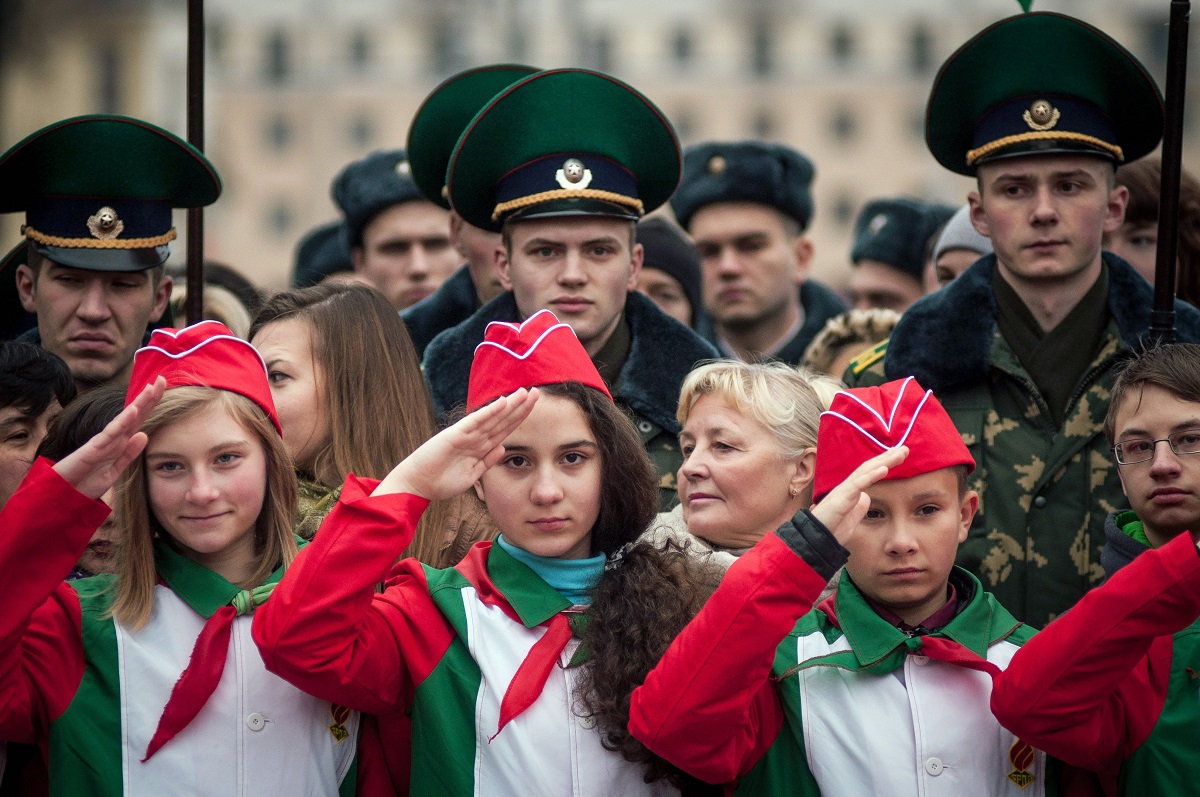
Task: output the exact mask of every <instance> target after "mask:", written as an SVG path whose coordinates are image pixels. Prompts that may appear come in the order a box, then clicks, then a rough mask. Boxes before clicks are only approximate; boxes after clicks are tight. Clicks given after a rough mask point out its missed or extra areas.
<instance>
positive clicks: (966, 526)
mask: <svg viewBox="0 0 1200 797" xmlns="http://www.w3.org/2000/svg"><path fill="white" fill-rule="evenodd" d="M978 511H979V493H977V492H975V491H974V490H967V492H966V493H964V494H963V497H962V502H961V503H960V504H959V506H958V541H959V542H960V543H962V542H966V541H967V532H968V531H970V529H971V521H973V520H974V519H975V513H976V512H978Z"/></svg>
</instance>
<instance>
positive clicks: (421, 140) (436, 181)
mask: <svg viewBox="0 0 1200 797" xmlns="http://www.w3.org/2000/svg"><path fill="white" fill-rule="evenodd" d="M536 71H537V70H536V69H534V68H533V67H531V66H521V65H519V64H495V65H492V66H482V67H478V68H476V69H468V70H467V71H465V72H460V73H459V74H457V75H454V76H453V77H451V78H448V79H447V80H445V81H444V82H443V83H441V84H440V85H439V86H438V87H437V88H435V89H434V90H433V91H432V92H430V93H429V96H428V97H426V98H425V101H424V102H423V103H421V107H420V108H418V109H417V113H416V115H414V116H413V120H412V126H411V127H409V129H408V160H409V164H410V165H411V166H412V179H413V182H414V183H416V185H417V188H418V189H420V191H421V193H422V194H424V195H425V198H426V199H428V200H429V201H430V202H433V203H434V204H436V205H440V206H442V207H443V208H445V209H446V210H449V211H450V243H451V244H452V245H453V246H454V250H455V251H456V252H457V253H458V255H459V258H460V260H465V261H466V263H465V264H463V265H462V266H461V267H460V268H459V269H458V270H457V271H455V272H454V274H452V275H451V276H450V278H449V279H447V280H446V281H445V282H443V283H442V286H441V287H440V288H438V289H437V292H436V293H434V294H433V295H432V296H430V297H429V298H428V299H426V300H425V301H422V302H418V303H417V304H415V305H413V306H412V307H410V308H408V309H406V310H405V311H404V312H403V313H401V314H400V317H401V318H403V319H404V325H405V326H407V327H408V334H409V336H410V337H411V338H412V341H413V346H414V347H415V348H416V350H417V356H418V357H420V356H421V355H423V354H424V353H425V347H426V346H428V345H429V342H430V341H431V340H433V339H434V338H435V337H436V336H437V335H438V333H439V332H443V331H445V330H447V329H450V327H453V326H457V325H458V324H460V323H462V322H463V321H465V320H466V319H467V318H468V317H470V315H471V314H472V313H474V312H475V311H476V310H478V309H479V308H480V307H481V306H482V305H484V304H487V303H488V302H490V301H491V300H492V299H495V298H496V297H497V296H498V295H500V294H501V293H503V292H504V288H503V287H502V286H501V285H500V276H499V274H497V273H496V249H498V248H499V247H500V235H499V234H498V233H495V232H491V231H489V230H483V229H480V228H479V227H476V226H474V225H473V224H468V223H467V222H466V221H464V220H463V217H462V216H460V215H458V213H456V212H455V211H454V210H453V209H452V208H451V207H450V195H449V192H448V191H447V190H446V167H447V166H448V165H449V164H450V155H451V153H453V152H454V145H455V144H457V143H458V137H459V136H461V135H462V131H463V128H465V127H466V126H467V124H468V123H469V122H470V121H471V119H472V118H473V117H474V116H475V114H477V113H479V110H480V109H481V108H483V106H485V105H487V104H488V101H490V100H491V99H492V97H495V96H496V94H497V93H499V91H500V90H501V89H504V88H507V87H508V86H510V85H512V84H513V83H515V82H516V81H518V80H520V79H521V78H524V77H528V76H529V75H532V74H533V73H534V72H536Z"/></svg>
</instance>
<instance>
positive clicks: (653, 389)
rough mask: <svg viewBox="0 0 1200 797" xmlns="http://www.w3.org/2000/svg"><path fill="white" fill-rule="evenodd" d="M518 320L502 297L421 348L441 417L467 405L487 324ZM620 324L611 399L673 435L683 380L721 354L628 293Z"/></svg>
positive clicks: (504, 295)
mask: <svg viewBox="0 0 1200 797" xmlns="http://www.w3.org/2000/svg"><path fill="white" fill-rule="evenodd" d="M519 318H520V314H519V313H518V312H517V303H516V301H515V300H514V299H513V295H512V293H511V292H506V293H502V294H500V295H499V296H497V297H496V298H495V299H493V300H492V301H490V302H488V303H487V304H485V305H484V306H483V307H481V308H479V310H477V311H476V312H475V314H474V315H472V316H471V317H470V318H468V319H467V320H466V321H464V322H462V323H461V324H459V325H458V326H456V327H453V328H451V329H448V330H446V331H445V332H443V333H442V334H440V335H438V336H437V337H436V338H434V339H433V342H431V343H430V344H429V347H428V348H426V349H425V359H424V363H423V364H424V368H425V381H426V382H428V383H429V392H430V394H431V395H432V397H433V403H434V406H435V407H436V408H437V411H438V413H439V414H440V415H442V416H445V415H446V413H447V412H449V411H450V410H451V409H453V408H454V407H456V406H458V405H460V404H462V403H464V402H465V401H466V398H467V382H468V380H469V379H470V375H471V358H472V356H473V355H474V352H475V347H476V346H477V345H478V344H479V342H480V341H482V340H483V331H484V329H485V328H486V327H487V325H488V324H489V323H490V322H492V321H516V320H517V319H519ZM625 321H626V323H628V324H629V334H630V348H629V357H628V358H627V359H626V360H625V366H624V367H623V368H622V369H621V376H620V384H619V385H618V386H617V389H616V390H615V391H614V392H613V397H614V398H617V399H620V400H621V401H623V402H624V403H625V404H628V405H629V407H630V408H631V409H632V410H633V411H634V412H636V413H637V414H638V415H640V416H641V417H643V418H645V419H646V420H648V421H650V422H651V423H653V424H654V425H656V426H658V427H659V428H661V429H664V430H666V431H667V432H669V433H670V434H678V433H679V422H678V421H677V420H675V408H676V406H677V405H678V403H679V387H680V385H682V384H683V379H684V377H685V376H687V374H688V371H690V370H692V367H693V366H694V365H695V364H696V363H697V362H699V361H701V360H709V359H714V358H716V357H719V356H720V355H719V354H718V353H717V350H716V349H714V348H713V347H712V346H711V345H709V344H708V343H707V342H705V341H704V340H703V339H702V338H701V337H700V336H699V335H697V334H696V333H694V332H692V330H690V329H688V328H687V327H685V326H684V325H683V324H680V323H679V322H678V321H676V320H674V319H673V318H671V317H670V316H668V315H666V314H665V313H663V312H662V311H661V310H659V309H658V308H657V307H656V306H655V305H654V303H653V302H652V301H650V300H649V299H647V298H646V297H645V296H643V295H642V294H640V293H636V292H633V293H630V294H629V298H627V299H626V300H625Z"/></svg>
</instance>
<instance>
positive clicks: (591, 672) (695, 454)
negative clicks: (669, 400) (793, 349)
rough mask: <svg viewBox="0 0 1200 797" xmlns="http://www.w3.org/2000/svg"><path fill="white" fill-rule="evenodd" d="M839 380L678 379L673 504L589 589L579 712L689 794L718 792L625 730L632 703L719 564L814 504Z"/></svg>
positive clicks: (766, 366) (762, 375)
mask: <svg viewBox="0 0 1200 797" xmlns="http://www.w3.org/2000/svg"><path fill="white" fill-rule="evenodd" d="M842 388H843V386H842V384H841V383H840V382H838V381H837V380H836V379H833V378H832V377H829V376H826V375H824V374H817V373H814V372H811V371H807V370H804V369H801V368H794V367H792V366H789V365H786V364H784V363H776V362H773V363H744V362H739V361H736V360H719V361H716V362H712V363H708V364H706V365H702V366H700V367H698V368H696V369H695V370H693V371H692V372H691V373H690V374H688V376H687V378H686V379H685V380H684V382H683V386H682V388H681V390H680V396H679V408H678V411H677V417H678V418H679V422H680V424H681V425H682V427H683V430H682V431H681V432H680V434H679V443H680V450H681V451H682V453H683V465H682V467H680V469H679V482H678V491H679V502H680V503H679V506H678V507H676V508H675V509H674V510H672V511H671V512H668V513H662V514H660V515H659V516H658V518H657V520H656V521H655V522H654V523H653V524H651V526H650V529H649V530H648V531H647V532H646V533H645V534H643V535H642V536H641V538H639V540H638V541H637V542H636V543H634V544H633V545H632V546H630V547H629V548H628V549H627V550H625V551H624V552H622V554H621V556H620V562H621V566H620V567H615V568H613V569H611V571H610V572H607V573H605V577H604V578H602V579H601V580H600V582H599V583H598V584H597V586H596V590H595V593H594V594H593V597H592V606H591V609H590V610H589V612H588V624H587V627H586V630H585V631H584V636H583V639H584V643H585V644H586V645H587V646H588V648H589V650H591V652H592V661H591V664H590V666H589V667H588V668H587V670H586V671H585V672H584V674H583V680H584V682H583V684H582V685H581V689H580V692H579V696H580V706H581V711H582V713H584V714H585V715H586V716H589V717H591V718H592V719H593V720H594V721H595V722H596V723H597V725H598V726H599V727H600V729H601V732H602V734H603V738H604V740H605V744H606V745H607V746H609V747H610V748H611V749H614V750H618V751H620V752H621V753H622V755H624V756H625V757H626V758H627V759H628V760H630V761H633V762H637V763H641V764H644V765H645V767H646V771H647V778H648V779H660V778H661V779H666V780H668V781H670V782H671V783H673V784H674V785H676V786H678V787H679V788H681V789H682V790H683V792H684V794H685V795H691V794H695V795H706V794H714V795H715V794H720V793H721V790H720V788H718V787H712V786H706V785H705V784H701V783H700V782H699V781H697V780H695V779H694V778H691V777H689V776H687V775H686V774H684V773H683V772H681V771H680V770H679V769H677V768H675V767H674V766H672V765H670V764H669V763H667V762H666V761H664V760H662V759H660V758H658V757H657V756H655V755H653V754H652V753H650V752H649V751H648V750H647V749H646V748H645V746H644V745H642V743H641V742H639V741H638V740H636V739H634V738H633V736H631V735H630V734H629V731H628V729H627V724H628V721H629V699H630V695H631V694H632V692H633V689H634V687H636V686H637V685H638V684H640V683H642V681H643V680H644V679H645V677H646V674H647V673H648V672H649V671H650V670H651V669H652V668H653V667H654V665H655V664H657V663H658V660H659V659H660V658H661V657H662V655H663V653H664V652H665V651H666V649H667V646H668V645H669V644H670V642H671V640H672V639H674V638H675V636H676V634H678V633H679V632H680V631H681V630H683V627H684V626H685V625H687V623H688V622H689V621H690V620H691V619H692V617H694V616H695V615H696V613H697V612H699V610H700V607H701V606H703V604H704V602H705V601H706V600H707V599H708V596H709V595H711V594H712V592H713V590H715V589H716V587H717V584H718V583H719V582H720V580H721V578H722V576H723V575H724V573H725V570H726V569H727V568H728V567H729V566H730V565H731V564H733V562H734V561H736V558H737V557H738V556H739V555H741V554H742V553H743V552H745V551H747V550H749V549H750V548H751V547H753V546H754V544H755V543H757V542H758V541H759V540H760V539H762V538H763V536H765V535H766V534H769V533H770V532H772V531H774V530H775V529H776V528H778V527H779V526H780V525H782V524H783V523H785V522H786V521H788V520H790V519H791V517H792V516H793V515H794V514H795V513H796V512H798V511H800V510H803V509H806V508H808V506H809V505H810V504H811V503H812V480H813V464H814V461H815V459H816V451H817V425H818V422H819V419H820V415H821V413H822V412H823V411H824V410H825V409H827V408H828V406H829V403H830V401H832V400H833V395H834V393H836V392H837V391H838V390H840V389H842Z"/></svg>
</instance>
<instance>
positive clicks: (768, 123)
mask: <svg viewBox="0 0 1200 797" xmlns="http://www.w3.org/2000/svg"><path fill="white" fill-rule="evenodd" d="M750 131H751V134H752V135H753V136H754V137H755V138H762V139H767V138H771V137H772V136H774V135H775V115H774V114H772V113H771V112H770V111H768V110H766V109H760V110H759V111H758V113H756V114H754V119H753V120H752V121H751V124H750Z"/></svg>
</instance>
